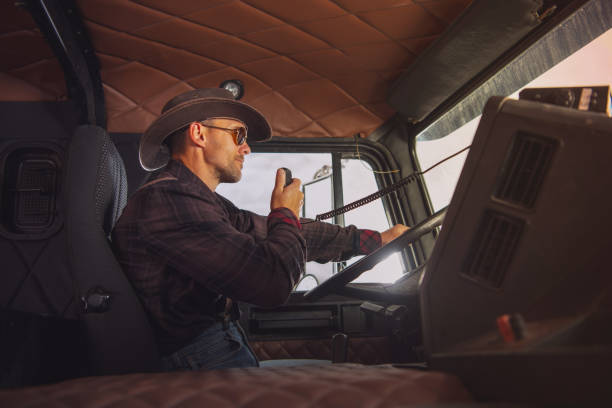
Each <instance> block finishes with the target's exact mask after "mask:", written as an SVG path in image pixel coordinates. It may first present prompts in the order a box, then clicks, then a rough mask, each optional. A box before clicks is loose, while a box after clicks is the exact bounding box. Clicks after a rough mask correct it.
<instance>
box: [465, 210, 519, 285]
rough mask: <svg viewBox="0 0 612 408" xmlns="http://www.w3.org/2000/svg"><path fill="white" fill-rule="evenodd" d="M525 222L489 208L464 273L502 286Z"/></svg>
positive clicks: (486, 282) (490, 283)
mask: <svg viewBox="0 0 612 408" xmlns="http://www.w3.org/2000/svg"><path fill="white" fill-rule="evenodd" d="M523 226H524V222H523V221H522V220H520V219H517V218H513V217H509V216H507V215H504V214H500V213H497V212H494V211H486V212H485V214H484V217H483V219H482V221H481V222H480V226H479V227H478V230H477V232H476V237H475V238H474V240H473V242H472V245H471V247H470V251H469V253H468V256H467V258H466V260H465V263H464V265H463V274H464V275H465V276H467V277H469V278H470V279H474V280H477V281H479V282H481V283H483V284H485V285H487V286H490V287H493V288H499V287H500V286H501V284H502V282H503V281H504V276H505V274H506V270H507V269H508V265H509V264H510V261H511V260H512V256H513V255H514V250H515V249H516V245H517V244H518V242H519V239H520V236H521V233H522V231H523Z"/></svg>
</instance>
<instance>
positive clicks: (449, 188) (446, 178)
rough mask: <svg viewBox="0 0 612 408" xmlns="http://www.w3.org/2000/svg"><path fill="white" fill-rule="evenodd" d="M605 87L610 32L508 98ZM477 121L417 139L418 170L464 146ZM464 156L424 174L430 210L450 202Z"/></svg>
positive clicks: (611, 71) (610, 78)
mask: <svg viewBox="0 0 612 408" xmlns="http://www.w3.org/2000/svg"><path fill="white" fill-rule="evenodd" d="M609 84H612V30H608V31H607V32H606V33H604V34H602V35H601V36H599V37H598V38H596V39H595V40H593V41H592V42H590V43H589V44H587V45H586V46H584V47H583V48H581V49H580V50H578V51H577V52H575V53H574V54H572V55H570V56H569V57H568V58H566V59H565V60H563V61H562V62H561V63H559V64H557V65H556V66H554V67H553V68H551V69H549V70H548V71H546V72H545V73H544V74H542V75H540V76H539V77H538V78H536V79H534V80H533V81H531V82H529V83H527V84H525V85H524V86H523V87H521V89H519V90H517V91H516V92H515V93H513V94H512V95H509V96H510V97H512V98H518V94H519V92H520V91H521V90H522V89H524V88H537V87H572V86H596V85H609ZM479 120H480V116H478V117H477V118H475V119H472V120H471V121H470V122H468V123H466V124H465V125H463V126H462V127H460V128H458V129H456V130H454V131H453V132H451V133H449V134H448V135H447V136H445V137H443V138H440V139H435V140H427V139H426V138H425V137H422V136H421V135H420V136H417V144H416V153H417V158H418V160H419V164H420V166H421V168H422V169H426V168H428V167H429V166H431V165H433V164H435V163H437V162H438V161H440V160H442V159H443V158H445V157H447V156H449V155H451V154H453V153H455V152H457V151H459V150H461V149H463V148H464V147H466V146H468V145H469V144H470V143H471V141H472V138H473V137H474V133H475V132H476V128H477V127H478V122H479ZM426 131H427V130H425V131H424V132H423V133H422V134H424V133H425V132H426ZM466 157H467V152H465V153H462V154H460V155H458V156H456V157H454V158H452V159H450V160H448V161H447V162H445V163H443V164H441V165H440V166H438V167H436V168H434V169H432V170H431V171H429V172H427V173H426V174H425V175H424V178H425V183H426V185H427V190H428V192H429V198H430V200H431V204H432V207H433V210H434V211H437V210H439V209H441V208H443V207H445V206H447V205H448V204H449V203H450V200H451V197H452V195H453V192H454V190H455V185H456V184H457V181H458V179H459V175H460V173H461V169H462V168H463V163H464V161H465V159H466Z"/></svg>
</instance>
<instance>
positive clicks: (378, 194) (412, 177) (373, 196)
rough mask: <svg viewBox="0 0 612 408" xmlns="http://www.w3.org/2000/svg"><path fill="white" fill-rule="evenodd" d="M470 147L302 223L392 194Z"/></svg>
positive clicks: (323, 217)
mask: <svg viewBox="0 0 612 408" xmlns="http://www.w3.org/2000/svg"><path fill="white" fill-rule="evenodd" d="M470 147H472V145H469V146H467V147H464V148H463V149H461V150H459V151H458V152H456V153H453V154H451V155H450V156H448V157H445V158H444V159H442V160H440V161H439V162H437V163H436V164H434V165H433V166H430V167H428V168H427V169H425V170H423V171H418V172H414V173H412V174H410V175H409V176H408V177H405V178H403V179H401V180H399V181H397V182H395V183H393V184H391V185H390V186H387V187H385V188H383V189H382V190H379V191H377V192H375V193H373V194H370V195H369V196H366V197H364V198H361V199H359V200H357V201H353V202H352V203H349V204H347V205H345V206H344V207H340V208H337V209H335V210H332V211H328V212H326V213H322V214H319V215H317V217H316V219H314V220H308V221H301V224H302V225H304V224H310V223H312V222H316V221H321V220H326V219H328V218H332V217H335V216H336V215H340V214H344V213H345V212H348V211H351V210H354V209H355V208H358V207H361V206H363V205H365V204H368V203H370V202H372V201H374V200H377V199H379V198H381V197H384V196H386V195H387V194H391V193H393V192H394V191H397V190H399V189H400V188H402V187H404V186H405V185H406V184H410V183H412V182H413V181H416V180H417V177H418V176H422V175H423V174H425V173H427V172H428V171H429V170H431V169H433V168H435V167H437V166H439V165H440V164H442V163H444V162H446V161H447V160H450V159H452V158H453V157H455V156H458V155H460V154H461V153H463V152H465V151H466V150H468V149H469V148H470Z"/></svg>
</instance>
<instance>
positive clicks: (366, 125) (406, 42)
mask: <svg viewBox="0 0 612 408" xmlns="http://www.w3.org/2000/svg"><path fill="white" fill-rule="evenodd" d="M469 2H470V0H379V1H375V2H373V1H365V0H334V1H332V0H309V1H302V0H291V1H275V0H242V1H239V0H206V1H193V0H174V1H167V0H77V4H78V6H79V8H80V10H81V13H82V15H83V17H84V20H85V25H86V27H87V29H88V31H89V34H90V37H91V39H92V42H93V44H94V48H95V49H96V53H97V56H98V58H99V60H100V63H101V75H102V81H103V87H104V93H105V99H106V105H107V116H108V130H109V131H110V132H126V133H140V132H142V131H143V130H144V129H146V127H147V126H148V125H149V124H150V123H151V122H152V121H153V120H154V119H155V118H156V117H157V115H159V113H160V111H161V107H162V106H163V104H164V103H165V102H166V101H167V100H168V99H170V98H171V97H173V96H175V95H177V94H179V93H181V92H183V91H186V90H189V89H193V88H195V87H216V86H219V84H220V83H221V82H222V81H223V80H226V79H240V80H241V81H242V82H243V83H244V84H245V96H244V100H245V101H246V102H248V103H251V104H253V105H254V106H255V107H257V108H258V109H260V110H261V111H262V112H263V113H264V114H265V115H266V117H267V118H268V119H269V120H270V122H271V124H272V127H273V135H276V136H295V137H308V136H310V137H321V136H331V137H343V136H353V135H355V134H357V133H360V134H362V135H367V134H368V133H369V132H370V131H372V130H374V129H375V128H377V127H378V126H379V125H380V124H381V123H382V122H383V121H384V120H386V119H387V118H389V117H390V116H391V115H392V114H393V113H394V111H393V110H392V109H391V108H390V107H389V105H387V103H386V102H385V96H386V93H387V91H388V88H389V85H390V84H391V83H392V81H393V80H394V79H395V78H397V76H398V75H399V74H400V73H401V72H402V70H404V69H405V68H406V67H407V66H408V65H409V64H410V63H411V62H412V61H413V60H414V58H415V56H416V55H418V54H419V53H420V52H421V51H422V50H423V49H424V48H425V47H426V46H427V45H428V44H429V43H430V42H431V41H432V40H434V39H435V38H437V37H438V36H439V35H440V33H441V32H442V31H443V30H444V29H445V28H446V27H447V26H448V25H449V24H450V23H451V22H452V21H453V20H454V19H455V18H456V17H457V15H458V14H459V13H460V12H461V11H462V10H463V9H464V8H465V7H466V6H467V5H468V4H469ZM9 3H10V5H9V6H2V7H4V8H6V7H12V2H9ZM12 12H13V13H14V11H12ZM32 27H33V26H32V25H31V23H27V24H26V23H21V24H17V26H16V27H14V28H13V29H14V30H22V31H23V30H26V31H27V30H29V31H32ZM25 34H27V36H26V37H27V38H28V39H27V40H26V39H24V38H22V39H21V40H20V42H21V43H22V44H24V45H26V44H29V43H28V42H27V41H30V39H29V38H30V37H32V36H34V35H35V34H36V33H34V34H32V33H27V32H26V33H21V31H20V35H21V36H22V37H23V36H25ZM1 39H2V38H0V40H1ZM4 40H5V41H6V43H7V45H6V47H3V48H12V47H15V43H11V44H10V45H9V44H8V42H9V41H8V40H7V38H6V35H5V37H4ZM37 44H38V42H37ZM17 47H19V46H18V45H17ZM37 47H38V46H37ZM38 48H40V47H38ZM38 48H35V49H33V50H32V51H31V52H25V49H26V47H23V49H22V50H21V51H19V52H20V53H21V54H23V55H22V57H24V58H25V56H29V57H30V58H32V57H33V55H32V54H34V55H37V54H41V55H44V56H45V57H44V58H45V59H44V61H43V62H44V63H43V62H36V63H28V60H26V59H24V61H23V62H21V63H20V64H19V67H18V69H17V68H14V67H12V66H7V65H6V64H7V63H4V64H5V66H6V67H2V69H0V80H2V78H4V76H3V75H11V78H13V77H14V76H18V77H19V78H24V77H25V78H27V79H28V81H29V83H31V84H32V83H33V84H35V85H36V86H38V87H39V88H41V89H42V90H43V91H44V92H45V93H44V95H42V96H41V98H42V97H46V98H61V97H64V95H65V90H64V89H63V88H62V87H63V86H64V85H63V79H62V78H61V74H60V76H57V75H56V74H57V67H54V68H53V69H50V68H49V67H48V65H49V64H50V63H51V62H50V61H49V60H48V58H49V57H50V51H49V50H45V51H44V52H43V51H41V50H39V49H38ZM20 49H21V48H20ZM28 50H29V48H28ZM5 52H6V51H5ZM38 58H40V57H38ZM22 59H23V58H22ZM7 60H10V58H9V59H7V58H2V61H7ZM36 61H38V60H36ZM24 70H25V71H24ZM18 74H19V75H18ZM26 74H27V75H26ZM49 75H53V76H54V78H55V77H57V78H55V79H56V83H55V82H53V81H50V80H47V79H50V78H42V77H45V76H49ZM42 79H45V80H44V81H42ZM41 81H42V82H41ZM4 82H6V81H4ZM6 98H7V96H5V95H3V96H2V99H4V100H7V99H6Z"/></svg>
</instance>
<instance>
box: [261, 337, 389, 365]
mask: <svg viewBox="0 0 612 408" xmlns="http://www.w3.org/2000/svg"><path fill="white" fill-rule="evenodd" d="M249 344H250V345H251V347H252V348H253V351H254V352H255V354H256V355H257V358H258V359H259V360H282V359H303V358H305V359H316V360H331V358H332V355H331V340H329V339H321V340H279V341H255V342H250V343H249ZM390 353H391V345H390V344H389V339H388V338H387V337H351V338H349V343H348V353H347V354H348V355H347V361H348V362H349V363H360V364H384V363H389V362H391V354H390Z"/></svg>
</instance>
